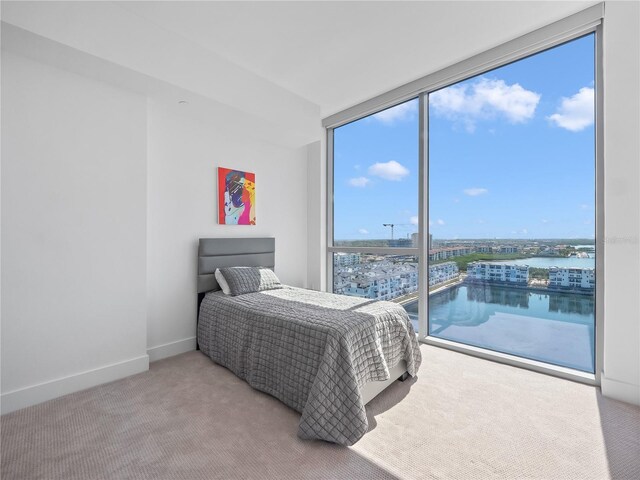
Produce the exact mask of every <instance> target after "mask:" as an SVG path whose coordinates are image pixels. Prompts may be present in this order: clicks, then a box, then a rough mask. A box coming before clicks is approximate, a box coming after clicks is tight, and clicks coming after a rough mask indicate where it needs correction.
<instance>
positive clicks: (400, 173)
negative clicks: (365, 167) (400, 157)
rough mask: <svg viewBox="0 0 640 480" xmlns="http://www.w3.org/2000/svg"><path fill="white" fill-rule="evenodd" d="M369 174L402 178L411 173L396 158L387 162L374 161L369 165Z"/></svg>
mask: <svg viewBox="0 0 640 480" xmlns="http://www.w3.org/2000/svg"><path fill="white" fill-rule="evenodd" d="M369 175H375V176H376V177H380V178H384V179H385V180H396V181H398V180H402V179H403V178H404V177H406V176H407V175H409V170H408V169H407V168H406V167H403V166H402V165H400V164H399V163H398V162H396V161H395V160H390V161H388V162H386V163H380V162H379V163H374V164H373V165H371V166H370V167H369Z"/></svg>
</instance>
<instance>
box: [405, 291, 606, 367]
mask: <svg viewBox="0 0 640 480" xmlns="http://www.w3.org/2000/svg"><path fill="white" fill-rule="evenodd" d="M405 308H406V309H407V311H408V312H409V315H410V316H411V317H412V320H414V324H415V323H417V315H416V314H417V302H416V304H415V305H414V304H410V305H407V306H405ZM594 310H595V302H594V298H593V296H592V295H580V294H575V293H565V292H545V293H539V292H536V291H531V290H525V289H517V288H509V287H503V286H493V285H460V286H456V287H453V288H451V289H449V290H446V291H442V292H438V293H435V294H432V295H430V296H429V334H430V335H433V336H436V337H439V338H443V339H447V340H452V341H455V342H461V343H465V344H468V345H474V346H478V347H482V348H488V349H491V350H495V351H499V352H504V353H509V354H512V355H518V356H521V357H525V358H530V359H533V360H539V361H543V362H547V363H552V364H555V365H561V366H565V367H569V368H574V369H577V370H582V371H586V372H591V373H593V371H594V319H595V316H594Z"/></svg>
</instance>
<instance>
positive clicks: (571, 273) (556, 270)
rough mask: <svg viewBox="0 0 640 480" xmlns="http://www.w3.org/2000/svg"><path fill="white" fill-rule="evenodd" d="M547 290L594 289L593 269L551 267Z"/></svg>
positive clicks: (594, 275)
mask: <svg viewBox="0 0 640 480" xmlns="http://www.w3.org/2000/svg"><path fill="white" fill-rule="evenodd" d="M549 288H558V289H565V288H568V289H582V290H593V289H594V288H596V272H595V269H594V268H578V267H551V268H549Z"/></svg>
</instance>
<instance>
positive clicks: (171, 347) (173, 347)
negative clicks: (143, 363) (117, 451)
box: [147, 337, 196, 362]
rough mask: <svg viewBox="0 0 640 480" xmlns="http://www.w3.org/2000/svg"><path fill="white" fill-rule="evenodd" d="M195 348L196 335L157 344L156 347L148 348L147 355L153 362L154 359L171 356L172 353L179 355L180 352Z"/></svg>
mask: <svg viewBox="0 0 640 480" xmlns="http://www.w3.org/2000/svg"><path fill="white" fill-rule="evenodd" d="M195 349H196V337H189V338H183V339H182V340H177V341H175V342H170V343H165V344H164V345H158V346H157V347H151V348H148V349H147V355H149V361H150V362H155V361H156V360H162V359H163V358H167V357H173V356H174V355H180V354H181V353H185V352H190V351H192V350H195Z"/></svg>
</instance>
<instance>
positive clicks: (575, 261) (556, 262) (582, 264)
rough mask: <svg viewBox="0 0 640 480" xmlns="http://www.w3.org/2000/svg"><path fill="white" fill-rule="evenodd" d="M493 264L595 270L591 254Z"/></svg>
mask: <svg viewBox="0 0 640 480" xmlns="http://www.w3.org/2000/svg"><path fill="white" fill-rule="evenodd" d="M493 263H510V264H515V265H529V266H530V267H532V268H549V267H578V268H595V266H596V259H595V256H594V255H593V254H590V257H589V258H577V257H531V258H521V259H519V260H497V261H495V262H493Z"/></svg>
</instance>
